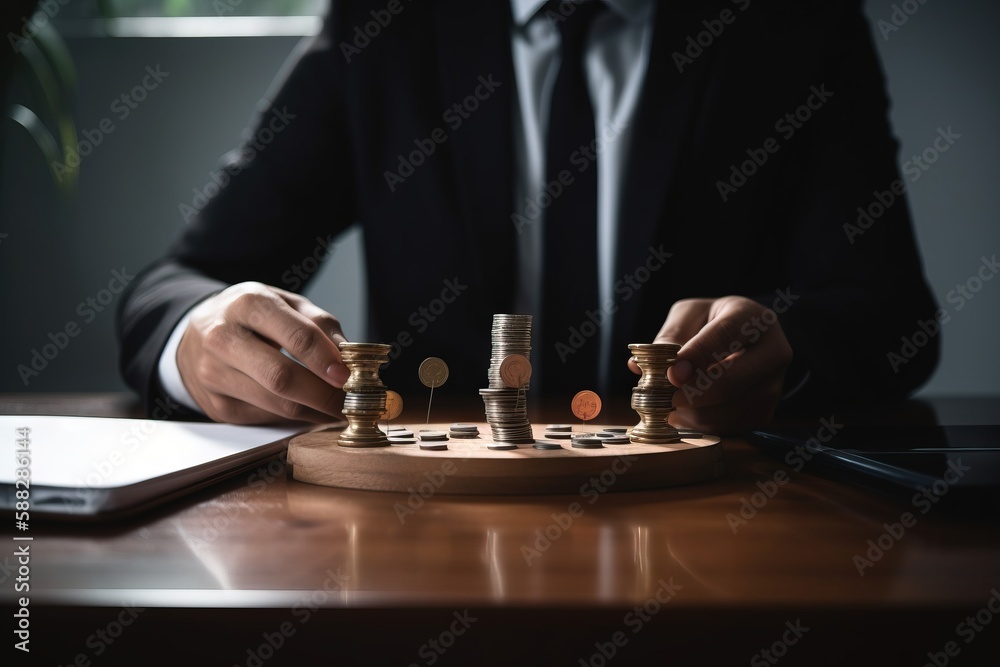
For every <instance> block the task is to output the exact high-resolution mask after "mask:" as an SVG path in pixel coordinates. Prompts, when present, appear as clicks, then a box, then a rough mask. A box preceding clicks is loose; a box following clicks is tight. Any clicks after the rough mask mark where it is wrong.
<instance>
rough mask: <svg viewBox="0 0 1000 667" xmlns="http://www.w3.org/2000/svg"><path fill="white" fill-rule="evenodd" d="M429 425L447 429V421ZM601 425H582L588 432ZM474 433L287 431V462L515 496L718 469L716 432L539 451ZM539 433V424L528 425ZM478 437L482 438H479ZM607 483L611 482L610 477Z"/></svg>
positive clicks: (636, 486) (361, 483)
mask: <svg viewBox="0 0 1000 667" xmlns="http://www.w3.org/2000/svg"><path fill="white" fill-rule="evenodd" d="M425 428H428V429H430V430H439V431H445V432H447V431H448V424H431V425H430V426H426V427H425ZM601 428H602V427H601V426H591V425H588V427H587V430H588V431H599V430H601ZM479 431H480V434H483V435H481V436H480V437H479V438H477V439H474V440H462V439H457V438H452V439H451V440H450V441H449V442H448V449H447V450H446V451H425V450H422V449H420V448H419V447H418V446H417V445H415V444H414V445H393V446H391V447H378V448H370V449H351V448H347V447H340V446H339V445H337V433H336V431H332V430H331V431H320V432H314V433H307V434H305V435H300V436H298V437H296V438H293V439H292V441H291V443H290V444H289V447H288V461H289V463H291V464H292V466H293V468H292V473H293V476H294V477H295V479H297V480H299V481H302V482H309V483H310V484H320V485H322V486H335V487H340V488H346V489H362V490H369V491H398V492H408V491H409V490H411V489H415V488H419V487H420V486H421V485H422V484H426V483H427V482H428V481H430V480H437V479H440V480H443V481H442V483H441V484H440V485H437V487H436V488H437V493H444V494H477V495H517V494H554V493H575V492H578V491H579V490H580V488H581V487H582V486H584V485H586V484H588V483H589V480H591V479H597V480H598V481H599V482H600V481H601V480H602V479H603V480H604V485H605V486H607V488H608V489H609V490H611V491H638V490H643V489H657V488H665V487H668V486H676V485H679V484H693V483H695V482H703V481H706V480H710V479H715V478H717V477H719V476H720V475H722V473H723V471H724V464H723V455H722V445H721V442H720V440H719V438H717V437H714V436H706V437H704V438H699V439H689V440H685V441H682V442H680V443H676V444H672V445H640V444H628V445H607V446H605V447H603V448H601V449H579V448H575V447H572V446H571V445H570V442H569V441H568V440H567V441H562V442H563V443H565V444H564V445H563V448H562V449H558V450H551V451H542V450H537V449H535V448H534V447H532V446H531V445H520V446H519V447H518V448H517V449H515V450H509V451H500V450H492V449H489V448H488V447H487V444H489V443H491V442H492V439H491V438H490V437H489V435H488V434H489V425H488V424H486V423H483V424H480V425H479ZM533 431H534V435H535V438H536V439H541V438H542V437H543V435H544V432H545V427H544V426H534V427H533ZM484 436H485V437H484ZM609 482H610V483H609Z"/></svg>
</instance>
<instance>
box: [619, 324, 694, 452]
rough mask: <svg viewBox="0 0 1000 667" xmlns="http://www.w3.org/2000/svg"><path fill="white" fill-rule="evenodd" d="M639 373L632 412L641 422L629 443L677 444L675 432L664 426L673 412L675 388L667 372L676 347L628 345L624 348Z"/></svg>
mask: <svg viewBox="0 0 1000 667" xmlns="http://www.w3.org/2000/svg"><path fill="white" fill-rule="evenodd" d="M628 349H629V351H630V352H632V356H633V357H635V363H636V364H637V365H638V366H639V370H641V371H642V375H641V376H640V377H639V384H638V386H636V387H634V388H633V389H632V409H633V410H635V411H636V412H638V413H639V417H640V418H641V421H640V422H639V423H638V424H637V425H636V426H635V427H634V428H633V429H632V433H631V435H630V436H629V437H630V439H631V440H632V442H638V443H644V444H650V445H665V444H669V443H671V442H680V439H681V436H680V434H679V433H678V432H677V429H676V428H674V427H673V426H671V425H670V424H669V423H667V418H668V417H669V416H670V413H671V412H673V411H674V391H676V390H677V387H675V386H674V385H672V384H670V381H669V380H667V369H668V368H669V367H670V366H672V365H673V364H674V362H676V361H677V352H679V351H680V349H681V347H680V345H674V344H672V343H632V344H631V345H629V346H628Z"/></svg>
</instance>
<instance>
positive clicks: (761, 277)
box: [120, 0, 938, 432]
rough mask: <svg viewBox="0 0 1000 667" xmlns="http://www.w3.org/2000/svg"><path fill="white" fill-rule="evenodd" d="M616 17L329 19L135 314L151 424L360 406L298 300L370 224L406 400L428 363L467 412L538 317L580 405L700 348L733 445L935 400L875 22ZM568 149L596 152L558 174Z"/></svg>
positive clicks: (418, 10) (130, 351)
mask: <svg viewBox="0 0 1000 667" xmlns="http://www.w3.org/2000/svg"><path fill="white" fill-rule="evenodd" d="M600 4H601V6H599V7H597V8H596V9H595V10H594V11H593V12H591V11H590V8H589V6H588V7H582V6H578V5H576V4H574V3H569V2H563V3H555V4H551V5H547V4H545V3H542V2H540V1H534V2H532V1H531V0H526V1H525V2H518V1H517V0H513V1H511V0H493V1H489V2H462V1H459V0H454V1H449V0H441V1H439V2H416V1H414V2H407V1H405V0H401V1H399V2H396V1H395V0H394V1H392V2H388V3H384V2H334V3H333V5H332V8H331V10H330V13H329V15H328V16H327V17H326V21H325V25H324V29H323V31H322V34H320V35H319V36H318V37H317V38H316V39H314V40H312V41H311V42H310V43H309V44H308V45H307V46H306V47H305V48H303V49H302V50H301V51H300V52H298V53H297V54H296V55H295V57H294V58H293V59H292V60H291V61H290V65H289V67H287V68H286V70H285V71H284V72H283V73H282V75H281V76H280V77H279V80H278V81H277V82H276V85H275V88H274V90H273V91H272V93H273V94H272V95H271V96H270V99H271V103H270V105H269V106H268V107H267V108H265V109H263V110H262V111H261V112H260V114H259V116H258V121H257V122H258V124H257V128H258V129H257V131H256V133H255V134H254V135H253V136H252V137H251V138H250V139H249V140H248V142H247V143H246V144H245V145H244V146H242V147H241V148H240V149H238V150H236V151H234V152H233V153H231V154H230V155H228V156H227V157H226V160H225V162H224V165H223V167H221V168H220V170H219V172H218V173H219V174H224V177H222V178H220V179H219V180H220V183H219V188H218V189H217V191H216V192H215V193H214V195H213V196H212V197H211V199H210V201H209V202H208V203H207V204H206V205H205V206H204V207H202V208H201V209H200V210H198V211H197V213H196V215H194V218H193V220H192V222H191V224H190V226H189V227H188V229H187V231H186V233H185V234H184V235H183V237H182V238H181V239H180V240H179V241H178V242H177V244H176V245H175V246H174V247H173V248H172V249H171V251H170V253H169V254H168V256H167V257H165V258H164V259H163V260H161V261H159V262H157V263H155V264H154V265H153V266H151V267H149V268H147V269H146V270H145V271H144V272H143V273H142V275H141V276H140V277H139V278H137V279H136V280H134V281H133V282H132V284H131V285H130V292H129V294H128V295H127V297H126V298H125V299H124V300H123V305H122V309H121V312H120V331H121V340H122V357H121V363H122V369H123V373H124V375H125V377H126V379H127V380H128V382H129V383H130V384H131V386H133V387H134V388H135V389H136V390H137V391H139V392H140V393H141V394H142V396H143V397H144V399H145V401H146V403H147V405H151V404H152V403H153V401H155V400H156V399H157V398H162V396H163V395H164V393H165V394H166V395H167V396H171V397H173V398H175V399H176V400H181V401H182V402H183V403H185V404H186V405H188V406H189V407H191V408H194V409H196V411H197V412H201V413H204V414H206V415H207V416H208V417H210V418H213V419H216V420H221V421H233V422H261V421H270V420H275V419H279V418H294V419H305V420H312V421H323V420H327V419H329V417H330V416H331V415H333V416H336V415H339V401H340V399H341V397H342V392H340V391H339V390H338V389H337V387H340V386H341V385H342V384H343V381H344V380H345V378H346V370H345V369H344V367H343V366H342V364H341V363H340V361H339V353H338V350H337V347H336V342H337V341H340V340H343V335H342V333H341V330H340V326H339V323H338V322H337V320H336V319H335V318H334V317H332V316H331V315H330V314H328V313H325V312H323V311H322V310H321V309H320V308H318V307H317V306H315V305H313V304H311V303H310V302H309V301H307V300H306V299H305V298H303V297H301V296H299V295H298V294H295V293H294V292H293V291H292V290H298V289H300V288H301V287H302V285H303V284H304V283H305V282H306V281H307V280H308V277H309V275H311V273H310V272H308V271H303V270H302V268H301V267H302V266H303V265H305V263H304V261H303V260H304V259H305V258H310V257H313V258H316V257H322V256H323V254H324V253H325V246H326V244H328V239H329V238H330V237H331V236H335V235H336V234H338V233H339V232H340V231H342V230H343V229H345V228H346V227H347V226H349V225H351V224H352V223H354V222H355V221H359V222H360V223H361V224H362V225H363V228H364V237H365V260H366V265H367V272H368V284H369V294H370V303H369V321H368V323H367V324H368V336H367V339H368V340H371V341H383V342H391V343H394V350H393V360H392V362H391V363H390V364H389V366H388V367H387V368H385V370H384V371H383V373H382V376H383V379H384V380H385V382H386V384H387V385H388V386H389V387H391V388H395V389H398V390H400V391H403V392H405V391H407V390H409V389H412V388H414V387H415V386H416V368H417V365H418V364H419V363H420V361H422V360H423V359H424V358H425V357H427V356H431V355H434V356H441V357H443V358H445V359H447V360H448V362H449V363H450V365H451V369H452V375H451V378H450V380H449V382H448V384H447V385H446V386H445V387H443V388H442V389H450V390H452V391H454V392H461V393H464V394H468V395H473V396H474V395H475V391H476V389H477V388H478V387H483V386H486V384H485V383H486V367H487V366H488V364H489V354H490V325H491V321H492V316H493V314H494V313H505V312H532V313H534V314H535V316H536V322H537V324H538V333H537V335H536V336H535V338H534V345H535V347H534V349H533V352H532V360H533V362H534V365H535V368H536V372H537V373H538V375H539V377H538V378H537V379H538V380H539V383H540V384H539V387H540V388H541V390H542V391H544V392H546V393H549V394H556V395H566V396H567V398H568V396H569V395H570V393H567V392H573V391H576V390H578V389H583V388H598V389H599V390H601V391H602V392H606V394H608V395H621V396H627V395H628V393H629V391H630V388H631V387H632V386H634V385H635V376H634V375H632V374H630V372H629V371H630V368H629V365H628V363H627V362H628V351H627V344H628V343H631V342H647V341H652V340H654V339H655V340H656V341H664V342H675V343H681V344H683V348H682V350H681V353H680V355H679V361H678V364H677V365H676V366H674V367H673V368H671V370H670V373H669V377H670V379H671V381H672V382H674V384H677V385H679V386H680V387H681V391H678V392H677V394H676V396H675V403H676V404H677V405H678V406H679V411H678V416H679V417H680V418H681V420H682V421H684V422H686V423H688V424H692V425H695V426H697V427H701V428H705V429H708V430H710V431H711V432H726V431H732V430H739V429H741V428H746V427H748V426H751V425H755V424H759V423H762V422H765V421H767V420H768V419H769V418H770V416H771V415H772V413H773V411H774V410H775V408H776V406H778V405H779V403H780V402H781V401H786V402H789V403H796V404H798V405H800V406H806V407H813V408H819V407H823V408H825V407H826V406H830V405H832V404H837V403H842V402H847V401H858V400H885V399H889V398H894V397H901V396H904V395H906V394H907V393H909V392H910V391H912V390H913V389H914V388H915V387H917V386H918V385H919V384H920V383H922V382H923V381H925V380H926V379H927V377H928V376H929V374H930V372H931V371H932V370H933V368H934V367H935V364H936V363H937V355H938V343H937V338H936V337H935V336H930V337H929V340H928V343H927V344H926V345H925V346H924V347H923V348H921V349H919V350H916V351H915V353H913V354H910V353H909V350H907V351H906V354H902V353H901V344H902V342H901V341H902V339H904V338H906V339H907V340H909V338H910V337H911V336H912V335H913V333H914V331H917V330H919V326H920V323H921V322H927V321H933V320H934V317H935V303H934V300H933V298H932V296H931V295H930V293H929V290H928V288H927V285H926V283H925V280H924V277H923V273H922V267H921V262H920V259H919V256H918V252H917V249H916V246H915V242H914V238H913V233H912V229H911V224H910V220H909V212H908V209H907V204H906V201H905V196H904V194H903V191H904V190H905V182H904V181H902V180H901V179H900V175H899V172H898V169H897V167H896V164H895V161H896V152H897V144H896V142H895V141H894V139H893V137H892V134H891V130H890V127H889V125H888V121H887V106H888V104H887V99H886V94H885V84H884V81H883V77H882V74H881V70H880V67H879V64H878V62H877V59H876V55H875V52H874V49H873V47H872V44H871V41H870V34H869V26H868V25H867V23H866V21H865V20H864V18H863V15H862V14H861V10H860V6H859V5H860V3H859V2H857V1H843V2H829V1H824V2H809V1H805V0H803V1H800V2H788V1H785V0H753V1H752V2H751V0H731V1H728V0H727V1H722V2H715V3H711V2H708V3H706V2H701V1H695V0H678V1H673V2H651V1H648V0H646V1H643V0H635V1H632V2H628V1H626V0H617V1H611V0H607V1H606V2H603V3H600ZM585 13H592V14H594V16H590V17H588V19H587V20H588V21H589V23H585V24H584V25H583V27H582V28H580V29H579V32H578V33H577V36H574V33H572V32H569V31H568V30H569V28H568V26H570V25H571V24H572V23H573V22H574V21H576V19H574V18H573V16H574V15H576V18H580V16H582V15H583V14H585ZM571 44H575V48H576V49H577V51H575V52H573V51H566V50H563V51H560V48H562V49H568V48H570V45H571ZM567 54H570V55H567ZM563 60H565V61H566V62H568V63H569V65H567V64H566V62H562V61H563ZM570 67H574V68H582V69H576V70H575V74H573V71H574V70H571V69H570ZM574 77H575V78H574ZM574 90H575V91H576V93H579V91H580V90H584V91H585V92H584V98H583V100H582V101H581V102H579V104H578V107H579V108H580V110H581V111H580V115H581V116H582V117H584V118H585V122H583V123H577V122H576V121H575V120H574V116H573V113H572V108H574V107H572V105H569V106H570V107H571V109H570V110H569V112H567V109H566V107H567V103H566V101H567V100H572V99H574V98H573V97H572V96H573V95H574V94H576V93H574V92H573V91H574ZM588 93H589V95H588ZM576 103H577V102H576V101H574V104H576ZM588 106H589V108H588ZM584 111H585V112H586V113H584ZM560 114H561V115H560ZM588 126H589V128H590V129H592V130H594V133H593V140H592V141H590V142H589V143H588V142H587V141H586V139H584V140H583V141H582V142H580V143H573V142H574V141H576V138H575V137H576V136H577V135H571V134H570V133H569V130H570V129H571V128H573V127H578V128H582V130H585V129H587V127H588ZM564 135H565V136H564ZM559 141H562V142H563V143H562V144H561V146H562V147H563V148H565V147H566V146H570V147H572V146H579V149H580V150H574V151H573V152H572V154H571V155H569V156H568V158H566V159H565V161H564V165H563V167H562V168H559V169H558V170H556V169H554V167H558V166H559V165H558V164H556V163H557V162H559V159H558V158H559V156H565V155H566V153H565V152H559V150H556V149H554V148H553V145H554V144H558V143H559ZM567 142H568V143H567ZM543 152H544V153H545V157H544V158H543V157H540V156H541V154H542V153H543ZM551 156H556V157H555V158H553V157H551ZM592 167H593V168H592ZM595 194H596V200H595ZM879 202H881V203H879ZM876 204H877V205H876ZM553 221H556V222H553ZM577 221H579V222H577ZM567 224H569V225H576V224H579V226H578V227H572V226H565V227H560V226H559V225H567ZM547 228H548V229H549V230H550V231H548V232H546V229H547ZM551 230H560V231H559V233H558V234H554V233H553V232H552V231H551ZM578 230H584V231H578ZM560 244H563V245H564V247H563V252H562V253H561V254H560V247H559V246H560ZM313 266H314V265H313ZM557 268H558V269H559V270H558V271H557V270H556V269H557ZM567 276H568V277H569V278H571V280H570V281H567V280H566V278H567ZM574 281H575V282H574ZM576 286H578V287H579V289H578V290H577V289H575V287H576ZM286 288H288V289H286ZM344 288H346V289H350V288H352V286H344ZM581 304H582V305H581ZM179 323H180V324H179ZM281 349H284V350H286V351H287V352H288V353H289V354H290V355H291V356H294V357H295V358H296V359H298V361H299V362H301V363H296V362H295V361H292V360H291V359H289V358H288V356H285V355H282V354H281V352H280V350H281ZM536 353H537V355H538V357H540V359H537V360H536ZM901 354H902V356H901ZM893 355H895V356H893ZM629 363H630V362H629ZM635 370H636V369H635V368H634V367H632V368H631V371H632V372H633V373H634V372H635ZM587 383H589V385H590V386H589V387H588V386H586V385H587ZM534 390H535V385H534V381H533V391H534Z"/></svg>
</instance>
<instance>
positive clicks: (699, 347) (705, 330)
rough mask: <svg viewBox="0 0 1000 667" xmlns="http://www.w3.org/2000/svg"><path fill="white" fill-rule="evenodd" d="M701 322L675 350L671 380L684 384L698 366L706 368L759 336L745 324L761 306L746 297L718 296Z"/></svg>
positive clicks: (757, 332) (754, 340) (669, 373)
mask: <svg viewBox="0 0 1000 667" xmlns="http://www.w3.org/2000/svg"><path fill="white" fill-rule="evenodd" d="M711 310H712V311H715V312H710V313H709V318H708V320H707V321H706V322H705V324H704V326H703V327H702V328H701V330H700V331H698V332H697V333H696V334H694V335H693V336H692V337H691V338H690V339H689V340H688V341H687V342H686V343H685V344H684V345H683V346H682V347H681V350H680V352H678V354H677V363H676V364H674V366H673V367H672V368H671V369H670V371H669V372H668V377H671V378H672V379H671V382H674V381H675V380H676V383H680V384H684V383H686V382H689V381H690V380H691V378H692V377H694V376H695V374H696V372H697V371H698V370H702V371H704V370H707V369H708V368H709V367H710V366H713V365H715V364H717V363H719V362H721V361H723V360H725V359H727V358H728V357H729V356H730V355H733V354H736V353H738V352H742V351H743V350H746V349H747V348H748V347H749V346H750V345H752V344H754V343H756V342H757V341H758V339H759V338H760V337H761V335H760V332H759V331H757V330H755V329H752V328H751V327H749V326H748V325H749V324H750V323H752V321H753V317H754V316H756V315H759V314H760V313H761V312H762V308H761V307H760V306H759V305H758V304H757V303H755V302H753V301H750V300H749V299H735V300H725V299H718V300H716V302H715V304H714V305H713V307H712V308H711Z"/></svg>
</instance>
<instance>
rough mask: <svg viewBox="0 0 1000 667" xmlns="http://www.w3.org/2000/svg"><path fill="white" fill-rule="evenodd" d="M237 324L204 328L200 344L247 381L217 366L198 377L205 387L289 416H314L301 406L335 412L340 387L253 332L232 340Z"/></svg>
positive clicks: (234, 336) (337, 410) (337, 414)
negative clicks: (203, 335)
mask: <svg viewBox="0 0 1000 667" xmlns="http://www.w3.org/2000/svg"><path fill="white" fill-rule="evenodd" d="M227 329H230V331H227ZM239 329H240V326H239V325H236V324H220V325H218V326H216V327H214V328H213V329H210V330H209V332H208V334H207V335H206V338H205V345H206V347H207V348H208V350H209V351H210V352H211V353H212V355H213V356H214V357H215V358H216V359H218V360H219V361H221V362H222V364H223V365H224V366H229V367H231V368H232V369H235V371H239V373H240V374H241V375H244V376H246V377H247V381H246V382H242V381H241V378H240V377H238V376H229V375H228V374H227V373H225V372H220V373H216V374H214V375H213V376H212V377H206V378H204V379H203V381H202V382H203V384H205V386H206V388H207V389H209V390H211V391H213V392H215V393H218V394H224V395H227V396H232V397H234V398H239V399H241V400H245V401H247V402H250V403H252V404H253V405H256V406H258V407H261V408H264V409H271V410H272V411H273V412H274V413H275V414H278V415H282V416H284V417H286V418H288V419H309V420H311V421H316V418H315V417H316V416H315V415H312V414H310V413H309V412H308V411H307V410H305V408H310V409H312V410H313V411H316V412H318V413H322V414H324V415H326V416H327V417H329V416H339V414H340V411H339V407H338V401H339V395H340V394H341V393H342V392H341V391H340V390H338V389H336V388H334V387H332V386H331V385H330V384H329V383H327V382H324V381H323V380H321V379H320V378H318V377H316V375H314V374H313V372H311V371H310V369H307V368H305V367H303V366H302V365H301V364H299V363H298V362H296V361H295V360H293V359H289V358H288V357H286V356H285V355H283V354H282V353H281V352H279V351H278V350H275V349H274V348H273V347H271V346H270V345H268V344H267V343H266V342H265V341H263V340H261V339H259V338H257V337H256V336H253V335H251V336H248V337H246V338H244V339H242V340H240V341H239V345H234V344H233V341H234V340H235V338H236V337H237V336H239V334H238V333H235V331H238V330H239ZM233 383H235V384H233ZM247 385H252V386H247ZM258 388H259V389H258ZM300 413H301V415H303V416H299V415H300Z"/></svg>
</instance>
